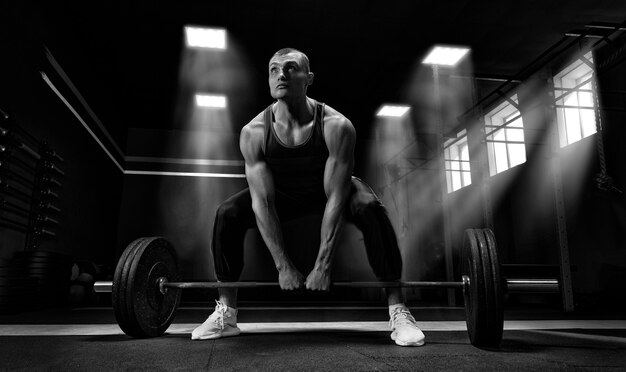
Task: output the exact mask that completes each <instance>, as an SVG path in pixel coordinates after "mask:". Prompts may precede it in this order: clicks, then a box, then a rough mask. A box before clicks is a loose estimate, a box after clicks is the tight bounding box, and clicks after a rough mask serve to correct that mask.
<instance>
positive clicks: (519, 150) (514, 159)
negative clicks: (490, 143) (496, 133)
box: [509, 144, 526, 167]
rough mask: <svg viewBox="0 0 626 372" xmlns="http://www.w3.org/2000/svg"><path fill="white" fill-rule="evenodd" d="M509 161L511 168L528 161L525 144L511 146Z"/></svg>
mask: <svg viewBox="0 0 626 372" xmlns="http://www.w3.org/2000/svg"><path fill="white" fill-rule="evenodd" d="M509 156H510V158H509V160H510V162H511V167H514V166H516V165H519V164H522V163H523V162H525V161H526V149H525V148H524V145H523V144H509Z"/></svg>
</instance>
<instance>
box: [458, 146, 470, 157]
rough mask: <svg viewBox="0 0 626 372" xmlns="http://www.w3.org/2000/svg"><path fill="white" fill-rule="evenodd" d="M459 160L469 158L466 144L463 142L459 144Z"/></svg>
mask: <svg viewBox="0 0 626 372" xmlns="http://www.w3.org/2000/svg"><path fill="white" fill-rule="evenodd" d="M460 160H469V148H468V146H467V143H464V144H463V146H461V159H460Z"/></svg>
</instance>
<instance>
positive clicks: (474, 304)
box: [463, 229, 485, 345]
mask: <svg viewBox="0 0 626 372" xmlns="http://www.w3.org/2000/svg"><path fill="white" fill-rule="evenodd" d="M463 265H464V272H465V275H467V276H468V277H469V279H470V283H469V288H468V290H467V291H465V292H464V294H463V295H464V300H465V317H466V322H467V332H468V334H469V338H470V342H471V343H472V345H476V343H477V342H480V341H481V340H479V339H478V338H477V334H478V332H479V331H477V329H480V327H484V323H485V320H484V318H485V309H484V306H485V305H484V303H485V301H484V297H485V292H484V276H483V273H482V270H483V268H482V263H481V262H480V253H479V251H478V242H477V241H476V231H475V230H473V229H467V230H465V237H464V241H463Z"/></svg>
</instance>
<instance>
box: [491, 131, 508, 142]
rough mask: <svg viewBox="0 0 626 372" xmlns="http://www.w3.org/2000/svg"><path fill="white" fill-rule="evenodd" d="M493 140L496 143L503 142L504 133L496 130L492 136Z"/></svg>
mask: <svg viewBox="0 0 626 372" xmlns="http://www.w3.org/2000/svg"><path fill="white" fill-rule="evenodd" d="M493 139H494V140H496V141H504V140H505V138H504V131H503V130H502V129H500V130H498V131H497V132H495V133H494V134H493Z"/></svg>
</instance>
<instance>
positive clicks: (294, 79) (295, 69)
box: [268, 48, 313, 99]
mask: <svg viewBox="0 0 626 372" xmlns="http://www.w3.org/2000/svg"><path fill="white" fill-rule="evenodd" d="M268 72H269V75H268V82H269V87H270V93H271V95H272V97H273V98H274V99H294V98H298V97H306V92H307V88H308V87H309V85H311V84H313V73H312V72H311V70H310V66H309V58H308V57H307V56H306V54H304V53H302V52H301V51H299V50H297V49H293V48H283V49H280V50H279V51H277V52H276V53H274V55H273V56H272V58H270V62H269V66H268Z"/></svg>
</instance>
